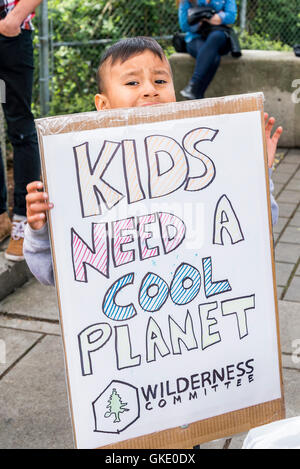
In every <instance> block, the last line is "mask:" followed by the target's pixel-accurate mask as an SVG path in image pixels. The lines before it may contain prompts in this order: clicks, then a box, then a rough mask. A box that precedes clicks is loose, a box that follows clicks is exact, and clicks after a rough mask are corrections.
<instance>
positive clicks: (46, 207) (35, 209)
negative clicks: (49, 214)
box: [30, 203, 53, 213]
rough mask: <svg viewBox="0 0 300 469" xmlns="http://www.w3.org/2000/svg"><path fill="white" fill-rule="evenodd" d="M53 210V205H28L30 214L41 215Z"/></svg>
mask: <svg viewBox="0 0 300 469" xmlns="http://www.w3.org/2000/svg"><path fill="white" fill-rule="evenodd" d="M52 208H53V204H47V203H35V204H31V205H30V212H31V213H32V212H33V213H41V212H46V211H49V210H51V209H52Z"/></svg>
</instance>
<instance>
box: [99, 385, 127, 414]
mask: <svg viewBox="0 0 300 469" xmlns="http://www.w3.org/2000/svg"><path fill="white" fill-rule="evenodd" d="M126 405H127V402H122V399H121V397H120V396H119V394H118V393H117V391H116V390H115V388H114V389H113V390H112V394H111V396H110V398H109V402H108V405H107V406H106V407H107V408H108V409H109V411H108V412H105V414H104V417H105V418H107V419H108V418H109V417H111V416H112V415H114V416H115V420H114V423H116V422H121V419H120V414H122V413H123V412H128V411H129V409H125V408H124V407H125V406H126Z"/></svg>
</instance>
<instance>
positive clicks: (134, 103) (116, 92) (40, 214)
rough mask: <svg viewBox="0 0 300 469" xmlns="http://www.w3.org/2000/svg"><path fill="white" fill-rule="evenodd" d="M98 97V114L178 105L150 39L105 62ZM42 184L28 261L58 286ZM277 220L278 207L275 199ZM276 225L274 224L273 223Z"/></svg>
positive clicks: (121, 48)
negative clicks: (122, 109)
mask: <svg viewBox="0 0 300 469" xmlns="http://www.w3.org/2000/svg"><path fill="white" fill-rule="evenodd" d="M97 79H98V87H99V93H98V94H96V96H95V105H96V109H97V110H98V111H102V110H105V109H113V108H122V107H139V106H150V105H153V104H162V103H170V102H174V101H176V98H175V91H174V86H173V80H172V73H171V69H170V65H169V62H168V60H167V59H166V57H165V55H164V52H163V50H162V48H161V47H160V46H159V44H158V43H157V42H156V41H155V40H154V39H151V38H146V37H137V38H129V39H124V40H121V41H119V42H117V43H116V44H114V45H113V46H111V47H110V48H109V49H108V50H107V51H106V52H105V53H104V55H103V56H102V58H101V62H100V65H99V68H98V73H97ZM274 122H275V119H274V118H270V119H268V115H267V114H266V115H265V123H266V138H267V146H268V160H269V167H270V168H271V167H272V165H273V162H274V157H275V152H276V147H277V142H278V139H279V137H280V135H281V133H282V128H281V127H279V128H278V129H277V130H276V131H275V132H274V135H273V137H272V138H271V131H272V128H273V125H274ZM42 189H43V184H42V183H41V182H40V181H35V182H32V183H31V184H29V185H28V186H27V190H28V195H27V198H26V200H27V221H28V225H27V227H26V232H25V242H24V255H25V259H26V261H27V263H28V265H29V268H30V270H31V271H32V273H33V274H34V275H35V276H36V277H37V279H38V280H39V281H40V282H42V283H44V284H46V285H47V284H48V285H52V284H54V278H53V268H52V261H51V251H50V243H49V236H48V228H47V224H46V212H47V211H48V210H51V209H52V208H53V204H51V203H50V202H49V201H48V195H47V193H45V192H42ZM272 215H273V218H276V217H277V205H276V202H275V201H274V199H272ZM273 221H274V220H273Z"/></svg>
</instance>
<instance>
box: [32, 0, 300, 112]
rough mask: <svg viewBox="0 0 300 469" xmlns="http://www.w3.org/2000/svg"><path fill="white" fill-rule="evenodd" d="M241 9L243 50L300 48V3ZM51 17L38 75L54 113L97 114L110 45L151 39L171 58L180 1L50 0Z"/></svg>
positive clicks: (250, 3) (250, 0)
mask: <svg viewBox="0 0 300 469" xmlns="http://www.w3.org/2000/svg"><path fill="white" fill-rule="evenodd" d="M45 1H46V0H44V3H45ZM237 5H238V17H237V20H236V24H235V26H236V29H237V31H238V32H239V33H241V35H240V38H241V43H242V47H244V48H256V49H259V48H260V49H265V48H268V49H272V48H277V49H279V50H281V49H282V50H287V49H289V48H291V46H293V45H294V44H295V43H300V35H299V32H300V0H268V1H266V0H237ZM48 18H49V41H48V42H49V45H50V49H49V50H50V53H49V64H45V60H44V59H43V54H40V57H41V58H42V59H43V60H42V61H41V63H42V64H43V65H42V66H43V67H44V70H40V72H41V75H40V76H42V77H43V78H42V82H43V81H44V82H45V81H47V79H48V82H49V84H50V102H51V106H50V113H51V114H60V113H62V112H63V113H71V112H81V111H83V110H86V111H88V110H91V109H93V100H92V96H93V94H94V93H95V90H96V82H95V71H96V68H97V65H98V62H99V58H100V55H101V53H102V52H103V50H104V49H105V47H107V45H108V44H110V43H112V42H113V41H116V40H118V39H119V38H122V37H129V36H137V35H145V36H152V37H155V38H157V39H158V41H159V42H160V43H161V45H162V46H163V47H164V48H165V50H166V52H167V54H168V53H171V52H172V48H171V38H172V35H173V33H174V32H175V31H177V30H179V25H178V18H177V7H176V0H66V1H64V2H61V0H49V1H48ZM39 24H41V22H39ZM40 35H41V34H40ZM42 37H43V41H44V42H42V43H41V44H43V47H45V38H44V33H42ZM40 50H41V47H40ZM48 65H49V73H48V70H46V68H47V66H48ZM45 67H46V68H45ZM36 69H38V67H36ZM47 75H48V76H47ZM49 77H50V79H49ZM35 98H36V99H35V102H38V96H37V95H36V97H35ZM43 99H44V98H43ZM39 111H40V110H39V109H37V113H39Z"/></svg>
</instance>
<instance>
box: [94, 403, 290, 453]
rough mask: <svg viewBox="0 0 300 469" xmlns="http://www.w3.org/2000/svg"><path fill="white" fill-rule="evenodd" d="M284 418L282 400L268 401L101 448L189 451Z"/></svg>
mask: <svg viewBox="0 0 300 469" xmlns="http://www.w3.org/2000/svg"><path fill="white" fill-rule="evenodd" d="M282 418H284V406H283V400H282V399H275V400H273V401H269V402H265V403H263V404H258V405H255V406H251V407H246V408H244V409H240V410H236V411H233V412H228V413H226V414H222V415H218V416H216V417H212V418H209V419H205V420H200V421H198V422H195V423H191V424H190V425H189V426H188V427H187V428H181V427H176V428H172V429H169V430H163V431H161V432H157V433H151V434H148V435H143V436H140V437H138V438H133V439H130V440H125V441H121V442H120V443H117V444H113V445H107V446H103V447H101V448H98V449H189V448H193V447H194V446H196V445H199V444H202V443H205V442H207V441H213V440H217V439H219V438H223V437H227V436H233V435H234V434H236V433H242V432H246V431H248V430H250V429H251V428H253V427H257V426H260V425H264V424H267V423H271V422H274V421H276V420H280V419H282Z"/></svg>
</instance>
